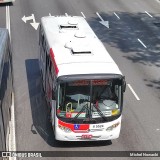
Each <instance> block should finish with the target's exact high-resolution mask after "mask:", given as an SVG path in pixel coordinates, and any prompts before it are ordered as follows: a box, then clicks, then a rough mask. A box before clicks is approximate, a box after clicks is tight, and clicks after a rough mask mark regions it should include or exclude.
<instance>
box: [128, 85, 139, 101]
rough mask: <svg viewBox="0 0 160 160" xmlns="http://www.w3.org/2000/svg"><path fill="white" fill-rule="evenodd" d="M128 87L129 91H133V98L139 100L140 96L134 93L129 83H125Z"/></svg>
mask: <svg viewBox="0 0 160 160" xmlns="http://www.w3.org/2000/svg"><path fill="white" fill-rule="evenodd" d="M127 85H128V87H129V89H130V90H131V92H132V93H133V95H134V96H135V98H136V99H137V101H139V100H140V98H139V97H138V95H137V94H136V92H135V91H134V90H133V88H132V86H131V85H130V84H127Z"/></svg>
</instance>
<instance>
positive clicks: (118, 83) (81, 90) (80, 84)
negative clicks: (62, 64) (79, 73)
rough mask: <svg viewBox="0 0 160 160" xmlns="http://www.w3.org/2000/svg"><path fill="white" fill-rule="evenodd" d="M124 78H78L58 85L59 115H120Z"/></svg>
mask: <svg viewBox="0 0 160 160" xmlns="http://www.w3.org/2000/svg"><path fill="white" fill-rule="evenodd" d="M121 106H122V80H120V79H109V80H107V79H102V80H76V81H72V82H63V83H60V84H59V87H58V105H57V116H58V117H63V118H67V119H84V120H85V119H88V118H91V119H96V118H105V117H111V116H116V115H119V114H120V112H121Z"/></svg>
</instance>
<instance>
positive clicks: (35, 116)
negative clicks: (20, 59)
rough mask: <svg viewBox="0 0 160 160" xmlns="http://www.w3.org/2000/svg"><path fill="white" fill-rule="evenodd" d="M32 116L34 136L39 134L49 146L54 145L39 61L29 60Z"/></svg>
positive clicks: (26, 62)
mask: <svg viewBox="0 0 160 160" xmlns="http://www.w3.org/2000/svg"><path fill="white" fill-rule="evenodd" d="M25 65H26V72H27V80H28V90H29V98H30V104H31V114H32V120H33V124H32V125H31V132H32V134H34V135H36V134H39V135H40V136H41V137H42V138H43V139H44V140H45V141H46V143H47V144H48V145H50V146H52V145H53V144H54V134H53V131H52V127H51V123H50V121H49V111H48V108H47V103H46V100H45V95H44V92H43V88H42V80H41V75H40V69H39V61H38V59H27V60H26V61H25Z"/></svg>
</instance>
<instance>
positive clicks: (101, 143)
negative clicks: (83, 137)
mask: <svg viewBox="0 0 160 160" xmlns="http://www.w3.org/2000/svg"><path fill="white" fill-rule="evenodd" d="M111 144H112V141H111V140H108V141H78V142H77V141H75V142H73V141H72V142H68V141H64V142H62V141H56V142H55V146H56V147H57V148H76V147H98V146H109V145H111Z"/></svg>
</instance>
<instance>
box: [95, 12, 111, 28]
mask: <svg viewBox="0 0 160 160" xmlns="http://www.w3.org/2000/svg"><path fill="white" fill-rule="evenodd" d="M96 14H97V16H98V17H99V19H100V20H101V21H99V23H101V24H102V25H104V26H105V27H107V28H109V21H105V20H103V18H102V17H101V16H100V14H99V13H98V12H96Z"/></svg>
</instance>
